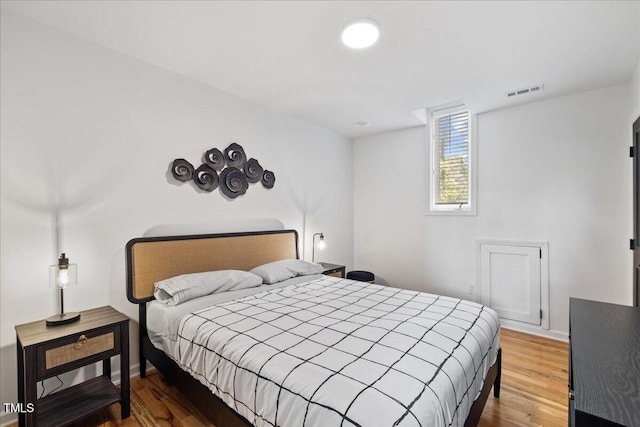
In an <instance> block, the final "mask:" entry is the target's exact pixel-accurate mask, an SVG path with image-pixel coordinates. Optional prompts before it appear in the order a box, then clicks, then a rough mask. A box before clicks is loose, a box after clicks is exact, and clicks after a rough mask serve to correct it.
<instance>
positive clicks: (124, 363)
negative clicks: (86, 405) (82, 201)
mask: <svg viewBox="0 0 640 427" xmlns="http://www.w3.org/2000/svg"><path fill="white" fill-rule="evenodd" d="M121 336H122V343H121V345H120V348H121V349H122V352H121V353H120V397H121V399H122V400H121V402H120V412H121V416H122V418H123V419H124V418H127V417H128V416H129V415H130V413H131V400H130V399H131V395H130V389H129V387H130V384H129V380H130V378H129V323H125V324H124V325H123V327H122V334H121Z"/></svg>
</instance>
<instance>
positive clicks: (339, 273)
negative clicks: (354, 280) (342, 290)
mask: <svg viewBox="0 0 640 427" xmlns="http://www.w3.org/2000/svg"><path fill="white" fill-rule="evenodd" d="M319 264H320V265H322V266H323V267H324V271H323V272H322V274H326V275H327V276H334V277H342V278H343V279H344V275H345V267H344V265H338V264H330V263H328V262H321V263H319Z"/></svg>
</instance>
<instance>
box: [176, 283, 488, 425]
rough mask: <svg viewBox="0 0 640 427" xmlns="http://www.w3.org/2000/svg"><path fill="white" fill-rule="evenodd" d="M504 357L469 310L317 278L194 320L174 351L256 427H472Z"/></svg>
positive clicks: (479, 310) (470, 306)
mask: <svg viewBox="0 0 640 427" xmlns="http://www.w3.org/2000/svg"><path fill="white" fill-rule="evenodd" d="M498 348H499V320H498V315H497V314H496V313H495V312H494V311H493V310H491V309H489V308H487V307H485V306H482V305H480V304H476V303H473V302H469V301H464V300H459V299H455V298H448V297H443V296H438V295H432V294H427V293H422V292H415V291H409V290H403V289H397V288H391V287H384V286H379V285H371V284H368V283H363V282H355V281H352V280H347V279H339V278H333V277H328V276H322V277H321V278H319V279H315V280H310V281H307V282H303V283H299V284H294V285H291V286H286V287H282V288H277V289H272V290H268V291H261V292H258V293H256V294H253V295H250V296H247V297H244V298H239V299H234V300H231V301H227V302H224V303H220V304H217V305H214V306H211V307H208V308H205V309H201V310H198V311H195V312H193V313H191V314H189V315H187V316H185V317H184V318H183V319H182V321H181V323H180V325H179V328H178V336H177V340H176V341H175V342H173V345H172V348H171V349H166V350H168V351H167V353H168V354H169V355H170V356H171V357H173V358H174V359H175V360H176V362H177V363H178V364H179V365H180V366H181V367H182V368H183V369H185V370H186V371H188V372H190V373H191V374H192V375H193V376H194V377H196V378H197V379H198V380H199V381H201V382H202V383H203V384H204V385H206V386H207V387H208V388H209V389H210V390H211V391H212V392H213V393H214V394H216V395H217V396H218V397H220V398H221V399H222V400H223V401H224V402H225V403H226V404H227V405H228V406H230V407H231V408H233V409H234V410H235V411H236V412H238V413H239V414H240V415H242V416H244V417H245V418H246V419H247V420H248V421H250V422H251V423H252V424H254V425H256V426H285V427H288V426H306V427H312V426H323V427H324V426H424V427H435V426H462V425H464V421H465V419H466V417H467V415H468V412H469V410H470V408H471V405H472V404H473V401H474V400H475V398H476V397H477V395H478V393H479V392H480V390H481V389H482V386H483V383H484V377H485V375H486V373H487V372H488V370H489V368H490V367H491V365H492V364H493V363H494V362H495V360H496V356H497V352H498Z"/></svg>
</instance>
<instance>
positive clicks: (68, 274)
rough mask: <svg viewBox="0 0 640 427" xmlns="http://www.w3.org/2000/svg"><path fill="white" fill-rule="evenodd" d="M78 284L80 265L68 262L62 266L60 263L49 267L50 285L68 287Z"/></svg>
mask: <svg viewBox="0 0 640 427" xmlns="http://www.w3.org/2000/svg"><path fill="white" fill-rule="evenodd" d="M77 284H78V265H77V264H67V265H66V267H62V268H61V267H60V266H59V265H58V264H56V265H52V266H50V267H49V286H50V287H54V286H55V287H59V288H63V289H65V288H67V287H68V286H75V285H77Z"/></svg>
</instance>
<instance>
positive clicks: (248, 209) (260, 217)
mask: <svg viewBox="0 0 640 427" xmlns="http://www.w3.org/2000/svg"><path fill="white" fill-rule="evenodd" d="M1 28H2V33H1V42H2V45H1V49H0V50H1V55H2V56H1V61H0V63H1V67H2V68H1V78H2V81H1V93H2V98H1V102H2V103H1V110H2V116H1V120H2V122H1V126H0V128H1V134H0V136H1V145H0V150H1V151H0V157H1V190H2V193H1V201H0V205H1V224H0V227H1V229H0V233H1V234H0V235H1V238H0V240H1V258H0V260H1V264H2V272H1V276H0V280H1V282H0V283H1V285H0V292H1V294H0V295H1V297H0V300H1V310H0V312H1V322H0V323H1V327H0V328H1V329H0V340H1V343H0V347H1V351H2V354H1V356H2V357H1V366H0V375H1V380H0V401H1V402H15V401H16V359H15V332H14V325H16V324H20V323H24V322H29V321H34V320H38V319H42V318H45V317H47V316H50V315H52V314H55V313H56V311H57V310H58V305H57V304H58V302H57V301H58V300H57V295H56V291H55V290H54V289H49V288H48V287H47V286H48V266H49V265H50V264H52V263H54V262H55V259H56V257H57V253H56V249H55V247H56V244H55V242H54V241H53V236H54V226H53V225H54V213H55V211H56V206H58V208H57V209H58V210H59V212H60V218H61V242H60V248H61V250H62V251H65V252H66V253H67V254H68V256H69V258H70V260H71V262H77V263H78V274H79V283H80V286H78V287H76V288H72V289H70V290H68V291H67V292H66V293H65V307H66V309H67V310H69V311H75V310H82V309H87V308H90V307H96V306H101V305H106V304H110V305H112V306H113V307H115V308H116V309H118V310H121V311H123V312H124V313H126V314H128V315H129V316H131V317H132V318H133V319H136V318H137V307H136V306H134V305H133V304H131V303H129V302H128V301H127V300H126V296H125V258H124V247H125V244H126V243H127V241H128V240H129V239H131V238H134V237H139V236H142V235H143V234H144V233H145V231H147V230H148V229H150V228H153V227H155V226H158V225H160V224H191V225H193V224H205V226H207V224H208V227H209V228H210V229H217V228H219V227H220V225H219V224H223V228H224V226H225V225H226V224H233V227H236V225H238V226H239V227H240V228H252V224H255V226H256V227H259V226H261V224H264V223H265V222H266V223H270V222H274V221H272V220H277V221H275V222H276V223H278V221H279V222H280V223H282V226H283V227H285V228H295V229H297V230H298V231H299V232H300V233H301V237H304V235H305V233H304V231H306V234H307V236H310V234H311V233H313V232H316V231H323V232H324V233H325V236H326V238H327V243H328V246H327V249H326V250H325V251H324V252H323V253H322V257H320V258H321V260H326V261H333V262H336V263H341V264H346V265H347V266H351V265H352V264H353V233H352V228H353V202H352V200H353V185H352V172H351V165H352V145H351V143H350V141H349V140H348V139H347V138H344V137H342V136H339V135H337V134H335V133H332V132H330V131H327V130H325V129H322V128H319V127H317V126H314V125H311V124H309V123H307V122H304V121H302V120H299V119H296V118H292V117H288V116H284V115H282V114H280V113H278V112H274V111H269V110H266V109H264V108H262V107H261V106H258V105H256V104H253V103H251V102H248V101H246V100H244V99H241V98H238V97H236V96H233V95H230V94H227V93H224V92H222V91H220V90H217V89H215V88H212V87H209V86H206V85H203V84H201V83H198V82H196V81H193V80H191V79H188V78H185V77H182V76H180V75H177V74H174V73H171V72H168V71H165V70H163V69H160V68H158V67H155V66H152V65H149V64H147V63H144V62H141V61H138V60H136V59H133V58H131V57H128V56H125V55H122V54H119V53H116V52H113V51H110V50H108V49H105V48H103V47H101V46H99V45H96V44H93V43H90V42H87V41H85V40H82V39H79V38H76V37H74V36H71V35H68V34H66V33H63V32H60V31H58V30H55V29H52V28H50V27H46V26H44V25H41V24H39V23H37V22H35V21H32V20H29V19H26V18H23V17H21V16H19V15H16V14H13V13H11V12H7V11H5V10H3V11H2V25H1ZM231 142H238V143H239V144H241V145H242V146H243V147H244V148H245V150H246V152H247V154H248V156H249V157H255V158H257V159H258V160H259V161H260V163H261V164H262V165H263V166H264V167H265V168H267V169H270V170H273V171H274V172H275V174H276V184H275V187H274V188H273V189H271V190H267V189H264V188H263V187H262V186H261V185H260V184H253V185H251V187H250V188H249V190H248V192H247V194H246V195H244V196H242V197H240V198H238V199H236V200H234V201H229V200H226V199H224V198H223V197H222V195H221V194H220V193H219V192H218V191H217V190H216V191H215V192H214V193H198V192H196V191H195V190H194V188H192V186H190V185H187V184H184V185H176V183H175V182H174V181H173V179H168V178H167V176H166V175H167V171H168V168H169V165H170V163H171V162H172V161H173V159H175V158H178V157H184V158H186V159H189V160H190V161H192V162H193V163H195V164H196V166H197V165H199V164H200V161H201V156H202V154H203V153H204V151H206V150H207V149H209V148H212V147H218V148H220V149H224V148H225V147H226V146H227V145H228V144H230V143H231ZM216 227H217V228H216ZM305 247H306V252H307V255H306V258H307V259H310V258H311V250H310V249H311V239H310V237H308V238H307V239H306V244H305ZM136 326H137V324H135V323H134V324H132V327H131V332H132V337H131V342H132V343H136V342H137V341H136V340H137V333H136ZM136 347H137V346H136V345H133V346H132V351H131V356H132V359H131V360H132V364H133V365H135V364H137V349H136ZM53 385H55V384H53ZM9 418H11V417H3V418H2V420H1V421H2V422H5V421H7V420H8V419H9Z"/></svg>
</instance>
